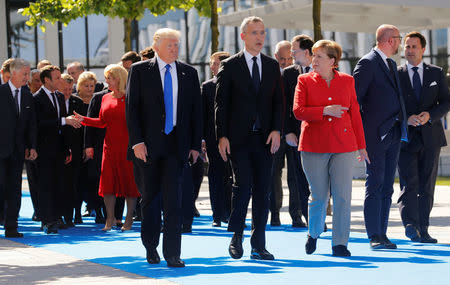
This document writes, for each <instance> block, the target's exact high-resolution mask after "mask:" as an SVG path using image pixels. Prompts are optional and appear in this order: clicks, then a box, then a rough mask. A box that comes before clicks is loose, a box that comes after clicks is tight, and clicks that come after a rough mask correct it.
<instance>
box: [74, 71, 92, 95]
mask: <svg viewBox="0 0 450 285" xmlns="http://www.w3.org/2000/svg"><path fill="white" fill-rule="evenodd" d="M88 80H94V84H95V83H97V76H95V73H93V72H91V71H85V72H83V73H81V74H80V76H79V77H78V81H77V92H79V91H80V86H81V84H83V83H84V82H86V81H88Z"/></svg>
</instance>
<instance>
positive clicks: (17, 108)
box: [14, 89, 20, 116]
mask: <svg viewBox="0 0 450 285" xmlns="http://www.w3.org/2000/svg"><path fill="white" fill-rule="evenodd" d="M14 102H15V103H16V115H17V116H19V114H20V106H19V89H16V90H14Z"/></svg>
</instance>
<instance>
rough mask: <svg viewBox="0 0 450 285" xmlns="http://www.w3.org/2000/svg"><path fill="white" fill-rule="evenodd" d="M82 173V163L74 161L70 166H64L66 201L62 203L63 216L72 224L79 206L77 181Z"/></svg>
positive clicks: (64, 193)
mask: <svg viewBox="0 0 450 285" xmlns="http://www.w3.org/2000/svg"><path fill="white" fill-rule="evenodd" d="M79 172H80V161H79V160H72V161H71V162H70V163H69V164H66V165H64V190H63V196H64V199H62V200H61V202H62V205H61V207H62V216H63V217H64V220H65V222H66V223H67V222H72V220H73V211H74V208H75V206H76V204H77V191H76V188H77V187H76V183H75V181H76V179H77V178H78V175H79Z"/></svg>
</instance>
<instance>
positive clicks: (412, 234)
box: [405, 224, 420, 242]
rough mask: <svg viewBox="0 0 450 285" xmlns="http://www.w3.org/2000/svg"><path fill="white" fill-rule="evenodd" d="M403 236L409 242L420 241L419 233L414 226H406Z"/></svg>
mask: <svg viewBox="0 0 450 285" xmlns="http://www.w3.org/2000/svg"><path fill="white" fill-rule="evenodd" d="M405 235H406V236H407V237H408V238H409V239H410V240H411V241H415V242H419V241H420V235H419V231H418V230H417V228H416V227H415V226H414V225H411V224H408V225H406V227H405Z"/></svg>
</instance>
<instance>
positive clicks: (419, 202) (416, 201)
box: [398, 32, 450, 243]
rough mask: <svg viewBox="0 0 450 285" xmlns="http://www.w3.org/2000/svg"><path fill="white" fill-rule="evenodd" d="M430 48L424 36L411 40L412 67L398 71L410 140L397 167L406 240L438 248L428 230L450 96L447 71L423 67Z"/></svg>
mask: <svg viewBox="0 0 450 285" xmlns="http://www.w3.org/2000/svg"><path fill="white" fill-rule="evenodd" d="M425 46H426V40H425V37H424V36H423V35H422V34H420V33H419V32H411V33H409V34H407V35H406V36H405V45H404V51H405V58H406V60H407V61H408V62H407V63H406V64H405V65H404V66H402V67H400V68H399V69H398V73H399V78H400V83H401V86H402V90H403V98H404V100H405V105H406V113H407V117H408V135H409V142H407V143H405V142H404V143H402V146H401V150H400V158H399V161H398V171H399V175H400V187H401V193H400V197H399V199H398V203H399V208H400V216H401V218H402V222H403V226H405V234H406V236H407V237H408V238H410V239H411V240H412V241H416V242H423V243H436V242H437V240H436V239H434V238H432V237H431V236H430V235H429V233H428V226H429V220H430V212H431V208H432V207H433V196H434V186H435V184H436V176H437V170H438V162H439V154H440V151H441V147H442V146H446V145H447V141H446V139H445V134H444V128H443V127H442V122H441V118H442V117H443V116H444V115H445V114H446V113H447V112H448V110H449V109H450V94H449V91H448V86H447V82H446V80H445V76H444V72H443V71H442V68H440V67H437V66H435V65H431V64H426V63H424V62H423V61H422V56H423V53H424V52H425Z"/></svg>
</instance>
